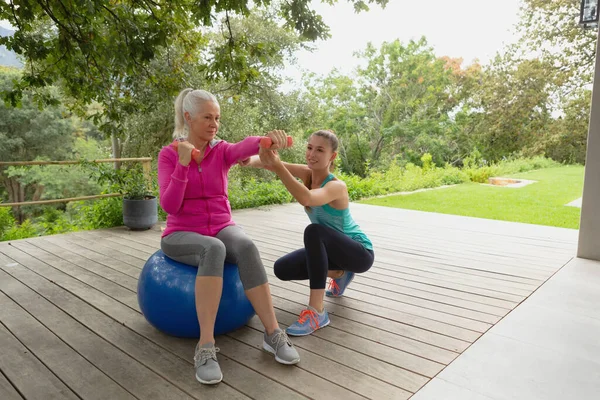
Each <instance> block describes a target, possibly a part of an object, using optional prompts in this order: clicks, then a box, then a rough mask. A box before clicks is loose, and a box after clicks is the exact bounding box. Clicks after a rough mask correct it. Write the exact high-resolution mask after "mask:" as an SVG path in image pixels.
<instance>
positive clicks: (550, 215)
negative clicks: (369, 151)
mask: <svg viewBox="0 0 600 400" xmlns="http://www.w3.org/2000/svg"><path fill="white" fill-rule="evenodd" d="M510 177H515V178H522V179H528V180H534V181H537V182H536V183H533V184H531V185H528V186H525V187H522V188H509V187H500V186H486V185H481V184H478V183H468V184H462V185H457V186H452V187H449V188H446V189H439V190H431V191H426V192H420V193H414V194H409V195H394V196H388V197H381V198H373V199H367V200H363V201H361V203H365V204H375V205H380V206H387V207H395V208H406V209H410V210H420V211H430V212H438V213H443V214H455V215H465V216H470V217H479V218H488V219H498V220H504V221H514V222H524V223H530V224H538V225H550V226H558V227H563V228H574V229H577V228H579V216H580V212H581V210H580V209H579V208H577V207H568V206H566V204H567V203H570V202H571V201H573V200H575V199H577V198H579V197H581V194H582V190H583V167H581V166H565V167H558V168H548V169H542V170H537V171H530V172H526V173H521V174H516V175H510Z"/></svg>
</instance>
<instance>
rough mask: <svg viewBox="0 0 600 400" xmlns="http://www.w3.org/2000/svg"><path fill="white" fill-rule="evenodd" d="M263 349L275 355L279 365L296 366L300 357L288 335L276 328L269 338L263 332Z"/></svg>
mask: <svg viewBox="0 0 600 400" xmlns="http://www.w3.org/2000/svg"><path fill="white" fill-rule="evenodd" d="M263 349H265V350H266V351H268V352H269V353H271V354H274V355H275V360H276V361H277V362H279V363H281V364H288V365H291V364H298V363H299V362H300V355H299V354H298V351H296V349H295V348H294V345H293V344H292V342H291V341H290V338H289V337H288V335H287V334H286V333H285V332H284V331H282V330H281V329H279V328H277V329H276V330H275V332H273V334H272V335H271V336H269V335H267V332H265V340H264V341H263Z"/></svg>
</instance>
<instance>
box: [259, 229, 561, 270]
mask: <svg viewBox="0 0 600 400" xmlns="http://www.w3.org/2000/svg"><path fill="white" fill-rule="evenodd" d="M271 224H272V225H273V226H278V228H279V229H282V228H283V227H284V226H288V225H284V224H283V223H272V222H271ZM265 225H266V223H265ZM288 229H290V228H288ZM286 233H287V232H286ZM299 243H302V242H301V241H299ZM374 246H375V254H376V259H377V258H378V257H379V255H381V256H382V258H383V259H386V258H385V254H386V253H390V252H392V253H393V254H394V256H405V257H412V258H414V259H416V260H429V261H435V262H439V263H446V264H450V265H463V266H465V267H469V268H474V269H483V270H486V269H488V270H492V269H495V270H506V271H507V273H508V272H513V273H518V274H520V275H522V276H525V277H529V278H534V279H546V278H547V277H548V273H549V272H551V271H553V269H551V268H542V267H532V266H527V265H525V263H524V262H523V261H521V263H520V264H519V267H520V269H516V268H514V267H513V266H512V265H511V264H510V263H508V262H507V261H506V260H502V261H498V260H485V259H484V257H481V256H480V255H478V256H475V255H472V254H469V253H461V254H462V255H455V256H443V255H439V256H436V255H427V254H425V252H424V251H423V250H417V249H415V250H413V249H410V250H405V251H401V249H399V248H398V247H400V246H397V248H396V249H392V250H386V249H383V248H381V247H380V246H378V244H377V242H376V241H374ZM380 253H381V254H380ZM391 259H392V260H393V257H392V258H391ZM387 260H388V262H389V260H390V257H388V258H387Z"/></svg>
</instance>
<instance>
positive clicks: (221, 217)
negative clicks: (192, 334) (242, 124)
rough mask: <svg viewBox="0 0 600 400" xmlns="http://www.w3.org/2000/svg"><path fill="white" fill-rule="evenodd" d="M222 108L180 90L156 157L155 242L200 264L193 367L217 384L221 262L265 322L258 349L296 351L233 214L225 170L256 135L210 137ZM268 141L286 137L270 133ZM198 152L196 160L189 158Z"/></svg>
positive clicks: (243, 155) (251, 149)
mask: <svg viewBox="0 0 600 400" xmlns="http://www.w3.org/2000/svg"><path fill="white" fill-rule="evenodd" d="M219 119H220V108H219V103H218V101H217V99H216V98H215V96H214V95H212V94H211V93H209V92H207V91H204V90H192V89H184V90H183V91H182V92H181V93H180V94H179V96H178V97H177V100H176V101H175V131H174V133H173V136H174V137H175V138H178V139H180V140H182V141H181V142H180V143H179V145H178V146H177V150H175V149H174V148H173V147H172V146H167V147H164V148H163V149H162V150H161V151H160V154H159V157H158V183H159V186H160V204H161V206H162V208H163V209H164V210H165V212H167V214H168V217H167V226H166V229H165V231H164V232H163V237H162V240H161V248H162V250H163V252H164V253H165V254H166V255H167V256H168V257H170V258H172V259H174V260H176V261H179V262H182V263H185V264H190V265H194V266H197V267H198V275H197V277H196V287H195V292H196V310H197V314H198V322H199V324H200V332H201V333H200V341H199V342H198V345H197V346H196V351H195V355H194V365H195V370H196V379H197V380H198V381H200V382H201V383H204V384H215V383H218V382H220V381H221V380H222V379H223V375H222V373H221V369H220V367H219V364H218V361H217V356H216V353H217V352H218V351H219V350H218V348H216V347H215V338H214V325H215V318H216V315H217V309H218V307H219V301H220V298H221V292H222V285H223V266H224V262H225V261H226V260H227V261H229V262H232V263H236V264H237V265H238V268H239V274H240V279H241V281H242V284H243V285H244V289H245V292H246V296H247V297H248V299H249V300H250V302H251V303H252V305H253V307H254V310H255V311H256V313H257V314H258V317H259V318H260V320H261V322H262V323H263V325H264V327H265V333H264V341H263V348H264V349H265V350H267V351H269V352H271V353H273V354H274V355H275V359H276V360H277V361H278V362H280V363H282V364H296V363H298V362H299V361H300V356H299V355H298V352H297V351H296V349H295V348H294V347H293V345H292V343H291V342H290V340H289V338H288V337H287V335H286V334H285V332H283V331H282V330H281V329H280V328H279V325H278V323H277V319H276V317H275V312H274V309H273V303H272V299H271V293H270V290H269V284H268V281H267V276H266V272H265V268H264V266H263V264H262V261H261V259H260V256H259V253H258V250H257V248H256V246H255V245H254V243H253V242H252V240H250V238H248V236H246V234H245V233H244V232H243V231H242V229H240V228H239V227H238V226H236V225H235V223H234V222H233V221H232V219H231V207H230V205H229V200H228V195H227V173H228V171H229V169H230V168H231V167H232V166H233V165H234V164H236V163H238V162H242V161H243V160H246V159H248V158H249V157H250V156H252V155H256V154H258V151H259V142H260V137H258V136H251V137H247V138H245V139H244V140H242V141H241V142H239V143H235V144H231V143H227V142H226V141H223V140H218V139H215V136H216V134H217V132H218V130H219V123H220V121H219ZM269 136H270V137H271V139H272V142H273V147H274V148H277V147H279V146H282V145H283V143H285V142H284V141H285V135H284V134H283V133H281V132H271V133H269ZM194 149H198V150H199V152H200V153H199V154H200V157H201V159H192V151H193V150H194Z"/></svg>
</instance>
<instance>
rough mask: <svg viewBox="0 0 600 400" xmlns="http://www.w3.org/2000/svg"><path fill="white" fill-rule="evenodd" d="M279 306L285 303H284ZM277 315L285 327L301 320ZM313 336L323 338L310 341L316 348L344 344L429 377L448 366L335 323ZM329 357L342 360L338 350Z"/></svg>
mask: <svg viewBox="0 0 600 400" xmlns="http://www.w3.org/2000/svg"><path fill="white" fill-rule="evenodd" d="M279 305H280V306H281V303H280V304H279ZM275 314H276V316H277V320H278V321H279V323H280V324H281V325H282V326H289V325H291V324H293V323H294V322H296V320H297V319H298V314H293V313H291V312H288V311H283V310H281V309H278V310H277V311H276V313H275ZM336 322H337V320H336ZM257 324H258V321H256V320H253V321H251V322H250V323H249V324H248V325H249V326H251V327H253V328H255V329H260V326H258V325H257ZM311 337H313V338H318V339H322V340H317V339H315V340H314V341H312V342H311V343H309V344H310V345H311V346H312V348H319V347H328V348H329V347H330V346H334V348H336V349H337V347H340V348H344V349H345V350H352V351H354V352H357V353H360V354H362V355H365V356H367V357H369V358H373V359H376V360H379V361H382V362H384V363H387V364H390V365H394V366H396V367H398V368H402V369H404V370H406V371H410V372H414V373H415V374H418V375H421V376H425V377H427V378H433V377H434V376H435V375H437V374H438V373H439V372H440V371H441V370H442V369H443V368H444V367H445V364H443V363H439V362H436V361H432V360H428V359H426V358H423V357H420V356H416V355H414V354H411V353H408V352H406V351H404V350H403V349H398V348H393V347H390V346H387V345H384V344H381V343H377V342H376V341H373V340H371V339H367V338H363V337H360V336H356V335H353V334H350V333H347V332H344V331H343V330H341V329H338V327H337V326H332V327H331V328H330V329H320V330H318V331H317V332H315V334H314V335H311ZM311 340H312V339H311ZM298 343H299V345H302V342H301V341H298ZM310 348H311V347H307V349H310ZM437 350H438V351H436V352H439V350H440V349H437ZM340 351H341V350H340ZM319 354H324V353H319ZM326 357H327V358H330V357H331V358H333V359H335V360H338V359H339V358H338V357H336V356H335V353H333V352H332V353H331V354H328V355H327V356H326ZM412 378H413V376H412V375H411V379H412ZM418 380H420V379H417V381H418Z"/></svg>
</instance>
